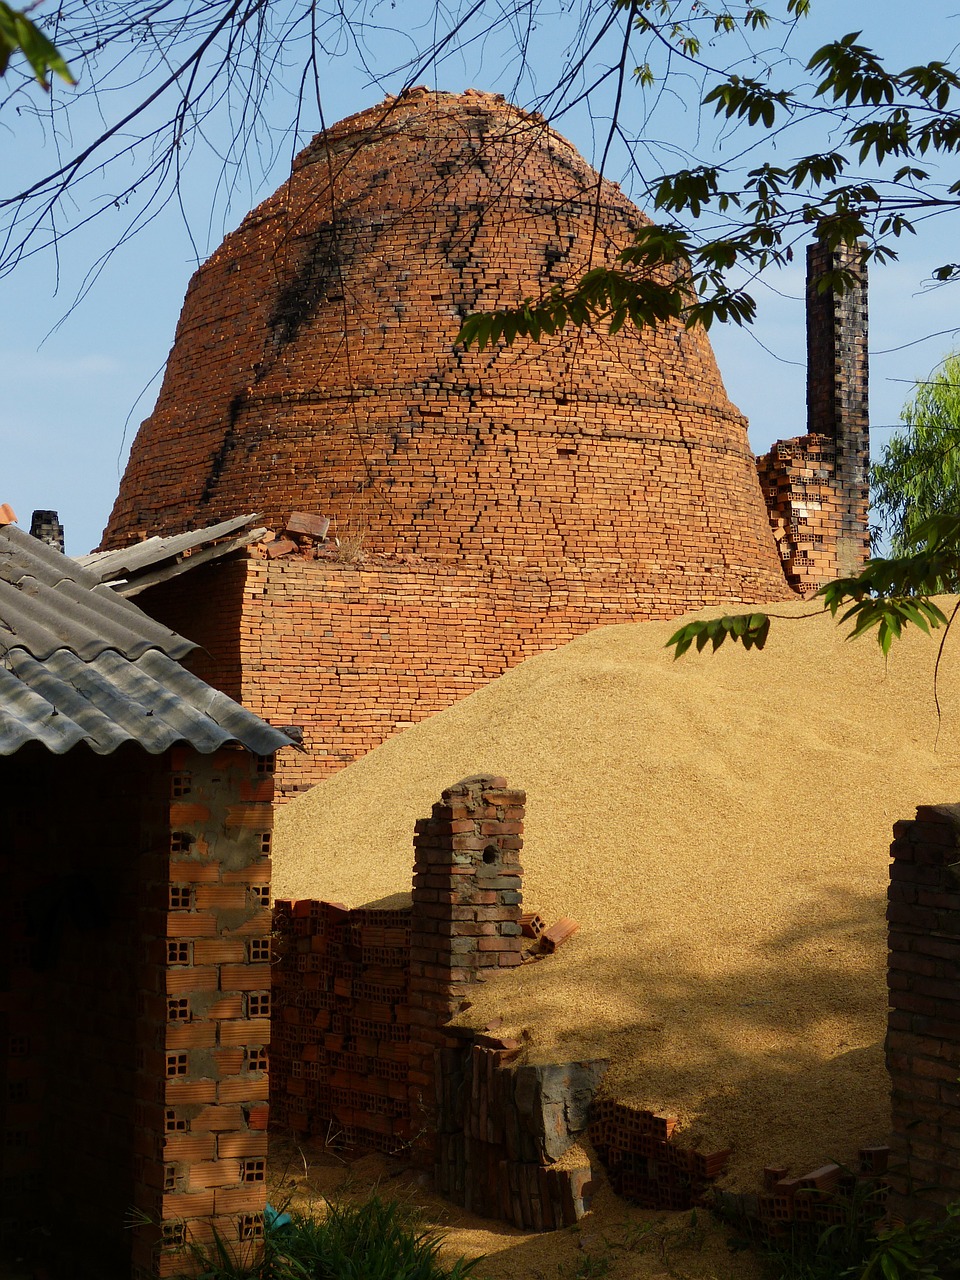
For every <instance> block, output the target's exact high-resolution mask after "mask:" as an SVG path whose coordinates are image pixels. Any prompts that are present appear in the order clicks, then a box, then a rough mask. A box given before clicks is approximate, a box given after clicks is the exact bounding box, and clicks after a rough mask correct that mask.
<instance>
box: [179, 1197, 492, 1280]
mask: <svg viewBox="0 0 960 1280" xmlns="http://www.w3.org/2000/svg"><path fill="white" fill-rule="evenodd" d="M289 1218H290V1221H289V1222H288V1223H286V1224H285V1225H282V1226H280V1225H276V1224H274V1225H270V1224H268V1225H267V1228H266V1231H265V1235H264V1241H263V1250H262V1256H261V1257H260V1258H259V1259H258V1260H257V1261H256V1262H255V1263H254V1264H252V1265H251V1264H250V1263H249V1262H247V1261H244V1257H249V1254H248V1253H246V1252H244V1253H243V1254H238V1251H237V1250H235V1249H234V1248H233V1247H232V1246H230V1245H229V1244H227V1243H226V1242H225V1241H223V1240H220V1239H217V1240H216V1241H215V1243H214V1245H213V1246H212V1248H208V1249H203V1250H200V1249H197V1248H195V1249H194V1250H193V1251H192V1253H193V1257H194V1260H195V1262H198V1263H199V1276H200V1278H201V1280H466V1278H467V1277H468V1276H471V1275H473V1273H474V1269H475V1267H476V1266H477V1264H478V1263H479V1262H480V1261H481V1259H480V1258H473V1259H471V1260H469V1261H468V1260H467V1259H466V1258H460V1259H458V1260H457V1261H456V1262H455V1263H453V1265H452V1266H446V1265H445V1264H444V1263H443V1262H442V1261H441V1259H440V1245H441V1243H442V1240H443V1236H442V1233H440V1232H438V1231H436V1230H433V1229H427V1228H424V1227H423V1226H422V1224H421V1222H420V1220H419V1218H418V1217H417V1215H416V1214H415V1213H413V1212H412V1211H411V1210H409V1209H408V1208H407V1207H406V1206H404V1205H401V1204H398V1203H397V1202H395V1201H391V1200H381V1199H380V1197H379V1196H376V1195H374V1196H371V1197H370V1199H368V1200H366V1201H364V1202H363V1203H362V1204H353V1203H349V1202H340V1203H327V1204H326V1207H325V1210H324V1211H323V1212H322V1213H320V1214H317V1215H310V1214H304V1213H299V1212H291V1213H290V1215H289ZM191 1274H192V1275H196V1274H198V1273H197V1272H192V1273H191Z"/></svg>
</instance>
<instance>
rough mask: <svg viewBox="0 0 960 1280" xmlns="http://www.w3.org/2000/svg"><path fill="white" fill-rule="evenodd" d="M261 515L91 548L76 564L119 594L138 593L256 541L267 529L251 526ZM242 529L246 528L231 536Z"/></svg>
mask: <svg viewBox="0 0 960 1280" xmlns="http://www.w3.org/2000/svg"><path fill="white" fill-rule="evenodd" d="M259 519H260V517H259V515H258V514H257V513H254V514H252V515H246V516H235V517H234V518H233V519H232V520H221V521H220V523H219V524H211V525H207V527H206V528H205V529H191V530H190V531H189V532H187V533H178V534H174V535H172V536H171V537H169V538H147V539H145V540H144V541H143V542H136V543H134V545H133V546H132V547H122V548H121V549H120V550H118V551H92V552H91V553H90V554H89V555H87V556H78V557H77V564H79V565H81V566H82V567H83V568H84V569H86V570H87V571H88V572H90V573H92V574H95V575H96V578H97V581H98V582H104V583H106V582H109V583H110V584H111V586H112V587H113V589H114V590H115V591H116V592H117V594H118V595H122V596H133V595H138V594H139V593H140V592H141V591H145V590H146V589H147V587H152V586H155V585H156V584H157V583H158V582H166V581H167V579H168V578H173V577H176V575H177V574H179V573H186V572H187V570H189V569H194V568H196V567H197V566H198V565H200V564H206V563H209V561H211V560H219V559H221V558H222V557H223V556H225V555H229V553H230V552H231V551H236V550H238V549H239V548H240V547H245V546H247V545H248V543H251V542H256V541H257V540H258V539H259V538H261V537H262V536H263V535H264V534H265V533H266V532H267V530H266V529H255V528H252V527H251V526H252V525H254V524H255V522H256V521H257V520H259ZM239 530H243V531H244V532H242V533H240V535H239V537H231V535H232V534H236V533H238V531H239Z"/></svg>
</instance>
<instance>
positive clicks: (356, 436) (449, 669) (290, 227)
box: [104, 90, 790, 790]
mask: <svg viewBox="0 0 960 1280" xmlns="http://www.w3.org/2000/svg"><path fill="white" fill-rule="evenodd" d="M644 221H645V220H644V217H643V215H642V214H641V213H640V212H639V211H638V210H637V209H636V207H635V206H634V205H633V204H632V203H631V202H630V201H629V200H628V199H627V198H626V197H625V196H624V195H623V194H622V193H621V192H620V191H619V189H618V188H617V187H616V186H614V185H612V184H611V183H609V182H606V181H601V180H600V179H599V178H598V176H597V174H596V173H595V172H594V171H593V170H592V169H591V168H590V167H589V165H588V164H587V163H586V162H585V161H584V160H583V158H582V157H581V156H580V155H579V154H578V153H577V152H576V151H575V150H574V148H573V147H572V146H571V145H570V144H569V143H568V142H566V141H565V140H564V139H563V138H562V137H560V136H559V135H558V134H557V133H555V132H554V131H553V130H552V129H550V128H549V127H548V126H547V125H546V124H545V123H544V121H543V120H542V119H540V118H539V117H537V116H533V115H529V114H526V113H524V112H522V111H520V110H518V109H517V108H515V107H513V106H510V105H509V104H508V103H506V102H504V101H503V100H502V99H501V98H495V97H492V96H490V95H486V94H482V93H479V92H476V91H468V92H467V93H465V94H462V95H455V94H447V93H433V92H428V91H426V90H414V91H411V92H408V93H405V94H403V95H401V96H400V97H399V98H396V99H390V98H388V99H387V100H386V101H385V102H383V103H382V104H381V105H379V106H377V107H374V108H372V109H370V110H368V111H364V112H362V113H360V114H359V115H356V116H352V117H351V118H349V119H347V120H345V121H343V122H341V123H340V124H338V125H336V126H334V127H333V128H332V129H330V130H328V131H327V132H326V133H323V134H320V135H319V136H318V137H317V138H315V139H314V141H313V142H312V144H311V145H310V146H309V147H307V148H306V150H304V151H303V152H302V153H301V154H300V155H299V156H298V157H297V159H296V161H295V162H294V166H293V171H292V173H291V176H290V178H289V180H288V181H287V182H286V183H285V184H284V185H283V186H282V187H281V188H280V190H279V191H278V192H277V193H276V194H275V195H273V196H272V197H271V198H270V199H268V200H267V201H265V202H264V203H263V204H262V205H260V206H259V207H258V208H257V209H255V210H254V211H253V212H252V213H251V214H249V215H248V217H247V218H246V219H245V220H244V222H243V223H242V225H241V226H240V228H239V230H237V231H236V232H234V233H233V234H232V235H229V236H228V237H227V239H226V240H225V241H224V243H223V245H222V246H221V247H220V249H219V250H218V251H217V252H216V253H215V254H214V255H213V256H212V257H211V258H210V260H209V261H208V262H207V263H206V264H205V265H204V266H203V267H201V268H200V270H199V271H198V272H197V273H196V275H195V276H194V278H193V280H192V281H191V284H190V287H189V290H188V292H187V297H186V301H185V303H184V307H183V312H182V315H181V318H180V324H179V326H178V329H177V335H176V339H175V342H174V346H173V350H172V352H171V354H170V358H169V361H168V364H167V370H166V376H165V378H164V382H163V386H162V389H161V392H160V397H159V400H158V402H157V406H156V409H155V410H154V412H153V414H152V415H151V417H150V418H148V419H147V421H146V422H145V423H144V424H143V426H142V427H141V429H140V432H139V435H138V436H137V439H136V442H135V444H134V447H133V451H132V454H131V457H130V462H129V465H128V467H127V470H126V474H125V475H124V478H123V481H122V484H121V487H120V493H119V497H118V498H117V502H116V505H115V507H114V510H113V514H112V516H111V518H110V522H109V525H108V527H107V530H106V532H105V535H104V546H106V547H118V546H123V545H125V544H126V543H130V542H134V541H136V540H137V539H138V538H140V537H143V536H144V535H146V534H155V533H164V532H166V533H174V532H179V531H181V530H183V529H185V528H189V527H196V526H198V525H205V524H210V523H212V522H214V521H216V520H219V519H222V518H226V517H228V516H233V515H236V514H237V513H239V512H241V511H250V510H257V511H259V512H262V513H263V516H264V522H265V523H267V524H270V525H273V526H276V527H278V528H282V526H283V525H284V522H285V521H286V519H287V517H288V516H289V514H290V512H291V511H294V510H297V511H307V512H315V513H318V514H322V515H324V516H327V517H330V519H331V522H332V523H331V530H330V533H331V537H336V538H338V539H339V549H338V550H336V551H334V552H332V553H330V554H329V555H327V556H326V558H325V557H324V556H323V555H321V556H320V558H314V559H310V560H304V559H303V558H302V557H297V556H291V557H286V558H277V559H275V560H270V561H267V560H266V559H263V558H257V556H256V555H255V554H251V555H249V556H247V557H245V558H241V559H240V560H239V561H238V562H236V563H233V564H232V565H228V566H221V567H220V568H219V569H217V570H216V571H214V570H212V569H211V570H208V571H207V570H205V571H201V572H198V573H192V574H189V575H186V578H185V579H184V580H182V581H181V583H180V584H178V585H177V586H176V588H174V586H173V584H169V585H168V587H166V588H164V589H163V590H161V591H159V592H158V593H157V595H156V598H155V600H154V604H153V607H154V609H155V610H156V611H158V612H159V613H161V614H164V615H165V616H166V617H169V618H170V619H171V620H176V622H177V624H178V625H179V626H180V628H181V629H182V630H185V631H186V633H187V634H189V635H191V636H194V637H195V638H197V639H199V640H201V641H203V642H204V643H205V644H206V645H207V647H208V649H210V652H211V654H212V655H213V659H212V665H211V667H210V668H209V669H207V670H206V671H205V672H204V674H205V675H206V676H207V677H208V678H210V679H213V680H216V681H219V683H221V684H222V685H224V686H225V687H227V688H228V690H229V691H231V692H233V693H234V694H235V695H236V696H239V697H242V698H243V699H244V701H246V702H247V704H248V705H250V706H251V707H252V708H253V709H254V710H257V711H259V712H260V713H262V714H264V715H267V716H269V717H270V718H272V719H274V720H277V718H278V716H279V717H281V719H282V720H285V721H287V722H289V723H299V724H302V725H303V726H304V728H305V731H306V735H307V739H308V746H310V747H311V748H312V750H313V752H314V755H313V761H314V763H313V764H312V765H311V766H309V767H307V766H303V767H304V768H306V770H307V771H306V773H304V774H303V775H302V777H300V780H299V782H297V783H294V782H293V781H292V780H290V781H289V785H290V786H293V785H306V784H307V783H308V782H309V781H311V780H312V779H313V778H314V777H315V776H318V774H317V770H319V771H320V772H323V771H326V770H329V768H331V767H334V766H336V765H337V764H339V763H343V762H345V761H346V760H349V759H352V758H355V756H356V755H358V754H361V753H362V751H364V750H367V749H369V747H370V746H372V745H375V743H376V742H377V741H380V740H382V738H383V737H385V736H387V735H388V734H389V733H390V732H393V731H394V729H395V728H396V727H397V726H398V725H402V724H404V723H408V722H410V721H413V720H416V719H419V718H422V716H423V715H426V714H429V713H430V712H431V711H434V710H437V709H439V708H440V707H441V706H445V705H448V704H449V703H450V702H452V701H453V700H455V698H456V697H458V696H461V695H462V694H463V693H466V692H469V691H470V690H471V689H473V688H476V687H478V685H480V684H482V683H484V682H485V681H486V680H489V679H490V678H492V677H493V676H495V675H497V674H499V673H500V672H501V671H503V670H504V669H505V668H506V667H508V666H510V665H512V664H513V663H515V662H517V661H519V660H521V659H522V658H524V657H527V656H529V655H530V654H532V653H534V652H538V651H540V650H543V649H545V648H551V647H553V646H555V645H557V644H559V643H563V642H564V641H566V640H569V639H571V638H572V637H573V636H575V635H577V634H580V633H581V632H583V631H585V630H588V629H589V628H590V627H592V626H596V625H598V624H600V623H604V622H619V621H626V620H635V619H638V618H643V617H650V616H670V615H673V614H677V613H680V612H681V611H683V610H684V609H688V608H691V607H696V606H699V605H703V604H708V603H713V602H717V601H722V600H727V599H735V600H750V601H761V600H771V599H777V598H782V597H783V596H784V595H787V594H790V593H789V591H788V589H787V588H786V585H785V581H784V577H783V573H782V570H781V565H780V560H779V556H778V553H777V550H776V547H775V544H774V540H773V536H772V533H771V529H770V523H769V520H768V516H767V511H766V508H765V505H764V500H763V496H762V495H761V491H760V487H759V484H758V480H757V473H756V467H755V462H754V458H753V455H752V453H751V451H750V448H749V446H748V443H747V435H746V423H745V420H744V418H743V417H742V415H741V414H740V413H739V412H738V411H737V410H736V409H735V408H734V406H733V405H732V404H731V403H730V401H729V400H728V399H727V396H726V393H725V391H724V388H723V383H722V381H721V379H720V376H719V373H718V371H717V367H716V363H715V361H714V358H713V354H712V352H711V350H710V346H709V343H708V341H707V337H706V335H705V333H703V332H702V331H700V330H692V331H688V330H684V329H683V327H682V326H681V325H679V324H675V323H666V324H664V325H662V326H660V327H658V328H657V329H656V330H652V329H646V330H643V331H642V332H637V331H635V330H633V329H631V328H629V327H628V328H626V329H624V330H623V331H621V332H620V333H619V334H617V335H616V336H610V335H608V334H606V333H605V332H602V331H601V332H592V331H582V332H575V331H573V330H571V331H570V332H569V333H567V334H564V335H560V336H557V337H553V338H548V339H545V340H544V341H543V342H542V343H534V342H531V341H527V340H523V341H519V342H517V343H515V344H514V345H513V346H506V345H503V344H499V345H497V346H495V347H493V348H492V349H491V348H488V349H487V350H486V351H483V352H480V351H479V350H477V349H475V348H474V349H471V350H469V351H464V350H463V349H462V347H460V346H458V345H457V344H456V336H457V333H458V331H459V329H460V326H461V323H462V320H463V318H464V317H465V316H466V315H468V314H469V313H470V312H473V311H476V310H479V309H484V308H491V307H496V306H498V305H506V304H510V303H514V302H516V301H517V300H519V299H522V298H524V297H537V296H539V295H541V294H542V293H543V292H544V291H546V290H549V289H550V287H551V286H552V285H554V284H558V283H562V282H564V281H568V280H573V279H576V278H578V277H579V276H580V275H581V274H582V273H583V272H584V271H585V270H587V269H588V268H589V267H590V266H591V265H596V264H598V263H601V262H609V261H611V260H612V259H613V258H614V256H615V254H616V252H617V251H618V250H619V249H620V248H622V247H624V246H625V245H627V244H629V243H630V241H631V238H632V233H633V231H634V230H635V228H636V227H637V226H639V225H642V224H643V223H644ZM331 545H333V546H334V547H335V546H336V544H331ZM337 556H339V558H337ZM204 574H206V577H204ZM228 580H229V583H228ZM228 585H229V591H228ZM218 593H220V595H223V594H224V593H227V594H228V595H229V596H230V601H229V602H228V601H227V600H226V599H220V600H219V603H218V606H217V608H218V613H217V616H216V618H214V616H213V600H214V597H215V596H217V594H218ZM265 600H266V601H268V602H269V610H267V606H266V605H265V604H264V601H265ZM148 607H150V605H148ZM258 609H261V610H264V615H263V618H262V619H261V618H259V617H258V616H254V614H256V612H257V610H258ZM208 615H209V616H208ZM268 615H269V616H268ZM225 619H226V620H225ZM224 627H227V628H228V629H229V630H230V635H229V637H227V636H226V635H225V634H224V632H223V628H224ZM254 638H255V639H256V645H257V654H256V668H257V669H256V670H255V671H254V669H253V667H251V664H250V662H249V661H248V660H247V659H246V658H245V657H244V652H243V650H244V645H245V644H247V643H248V642H249V643H250V644H251V645H253V643H254ZM274 651H276V652H274ZM251 652H252V650H251ZM272 655H273V656H272ZM274 661H276V663H278V664H280V666H278V667H277V671H276V672H274V673H273V674H271V673H270V667H271V663H273V662H274ZM281 666H282V669H283V673H284V675H283V680H281V679H280V676H279V673H280V667H281ZM325 681H327V682H328V683H329V687H327V684H325V683H324V682H325ZM318 682H319V683H318ZM283 684H286V686H289V688H287V689H286V691H283V690H281V687H280V686H281V685H283ZM308 685H309V686H310V687H309V688H307V686H308ZM294 686H296V692H293V691H292V690H293V688H294ZM321 686H322V687H321ZM349 706H353V710H352V711H351V710H349ZM321 707H323V708H324V709H323V710H320V708H321ZM311 769H312V770H313V772H311ZM282 789H283V787H282V786H281V790H282Z"/></svg>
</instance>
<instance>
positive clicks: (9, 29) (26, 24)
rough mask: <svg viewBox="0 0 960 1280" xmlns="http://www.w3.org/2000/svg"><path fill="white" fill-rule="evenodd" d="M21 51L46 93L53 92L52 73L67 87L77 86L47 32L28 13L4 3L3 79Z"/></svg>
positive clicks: (0, 10)
mask: <svg viewBox="0 0 960 1280" xmlns="http://www.w3.org/2000/svg"><path fill="white" fill-rule="evenodd" d="M18 50H19V52H20V53H22V54H23V56H24V57H25V58H26V60H27V62H28V63H29V64H30V69H31V70H32V71H33V74H34V75H35V76H36V78H37V80H38V82H39V83H40V84H41V85H42V86H43V87H44V89H49V88H50V81H49V79H48V72H53V74H54V75H57V76H59V77H60V79H61V80H65V81H66V82H67V84H74V83H75V81H74V79H73V76H72V75H71V74H70V68H69V67H68V66H67V64H66V63H65V62H64V60H63V58H62V57H61V56H60V54H59V53H58V52H57V50H56V48H55V47H54V46H53V44H51V42H50V41H49V40H48V39H47V37H46V36H45V35H44V34H43V32H42V31H40V30H39V28H38V27H36V26H35V25H34V24H33V23H32V22H31V21H30V19H29V18H28V17H27V15H26V14H25V13H23V12H21V11H19V10H17V9H11V8H10V6H9V5H8V4H7V3H6V0H0V76H2V75H3V74H4V72H5V71H6V69H7V67H8V66H9V64H10V58H11V55H12V54H14V53H16V52H17V51H18Z"/></svg>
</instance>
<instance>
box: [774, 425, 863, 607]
mask: <svg viewBox="0 0 960 1280" xmlns="http://www.w3.org/2000/svg"><path fill="white" fill-rule="evenodd" d="M836 462H837V446H836V442H835V441H834V440H833V439H832V438H830V437H829V436H820V435H806V436H798V437H796V438H795V439H793V440H780V441H779V442H778V443H777V444H775V445H774V446H773V448H772V449H771V450H770V452H769V453H765V454H763V456H762V457H760V458H758V459H757V470H758V472H759V475H760V485H761V487H762V489H763V491H764V494H765V495H766V498H767V506H768V509H769V512H770V523H771V526H772V527H773V531H774V538H775V539H776V542H777V546H778V548H779V551H780V556H781V559H782V560H783V571H784V574H785V575H786V579H787V582H788V583H789V584H790V586H791V587H793V588H794V589H795V590H797V591H799V592H801V593H804V594H805V593H807V592H809V591H816V590H818V588H819V587H821V586H822V585H823V583H824V582H827V581H829V579H831V578H835V577H836V576H837V574H838V573H839V572H840V568H839V565H838V561H837V547H838V542H839V539H840V536H841V532H842V527H843V520H844V514H845V512H846V501H845V498H844V495H843V493H842V492H841V490H840V488H839V486H838V485H837V483H836V478H835V476H836ZM863 506H864V529H866V499H864V504H863ZM861 550H862V555H861V560H862V559H863V557H865V556H866V555H867V554H868V553H869V541H868V539H867V538H866V536H865V535H864V536H863V538H862V540H861Z"/></svg>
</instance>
